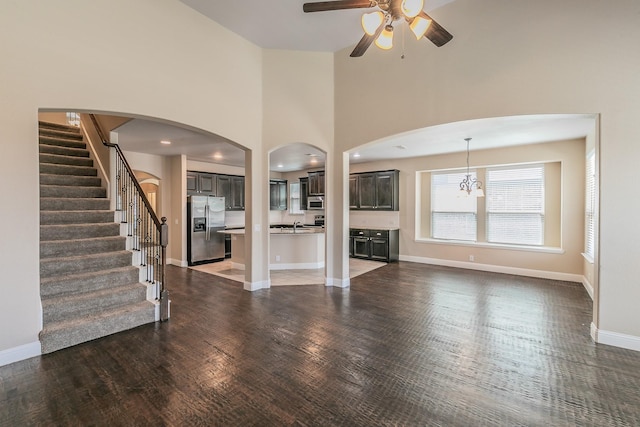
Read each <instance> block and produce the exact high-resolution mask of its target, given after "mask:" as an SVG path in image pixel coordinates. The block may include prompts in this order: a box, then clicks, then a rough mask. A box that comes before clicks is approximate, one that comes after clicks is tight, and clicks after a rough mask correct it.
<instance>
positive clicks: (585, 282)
mask: <svg viewBox="0 0 640 427" xmlns="http://www.w3.org/2000/svg"><path fill="white" fill-rule="evenodd" d="M582 286H584V288H585V289H586V290H587V293H588V294H589V296H590V297H591V301H593V285H592V284H591V282H589V281H588V280H587V278H586V277H584V276H582Z"/></svg>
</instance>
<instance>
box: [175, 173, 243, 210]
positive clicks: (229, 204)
mask: <svg viewBox="0 0 640 427" xmlns="http://www.w3.org/2000/svg"><path fill="white" fill-rule="evenodd" d="M187 194H206V195H210V196H217V197H224V199H225V201H224V203H225V210H227V211H241V210H244V176H238V175H221V174H215V173H208V172H194V171H188V172H187Z"/></svg>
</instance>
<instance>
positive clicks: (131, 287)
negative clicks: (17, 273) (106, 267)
mask: <svg viewBox="0 0 640 427" xmlns="http://www.w3.org/2000/svg"><path fill="white" fill-rule="evenodd" d="M141 288H144V284H142V283H140V282H130V283H122V284H118V286H113V287H109V288H104V289H96V290H88V291H86V292H77V293H72V294H63V295H52V296H48V297H44V298H42V305H43V308H48V307H50V306H52V305H54V304H65V303H69V302H72V301H84V300H89V299H102V298H103V297H105V296H106V295H110V294H119V293H121V292H127V291H131V292H140V289H141ZM145 291H146V289H145ZM138 302H140V301H138Z"/></svg>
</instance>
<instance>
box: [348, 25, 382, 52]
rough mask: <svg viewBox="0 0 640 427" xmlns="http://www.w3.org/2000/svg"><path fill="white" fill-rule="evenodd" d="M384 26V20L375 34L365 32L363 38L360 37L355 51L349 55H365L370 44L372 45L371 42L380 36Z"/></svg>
mask: <svg viewBox="0 0 640 427" xmlns="http://www.w3.org/2000/svg"><path fill="white" fill-rule="evenodd" d="M383 28H384V22H383V23H382V24H380V26H379V27H378V29H377V30H376V32H375V33H374V34H373V35H369V34H367V33H364V36H362V38H361V39H360V41H359V42H358V44H357V45H356V47H355V48H354V49H353V52H351V55H349V56H350V57H352V58H357V57H359V56H362V55H364V53H365V52H366V51H367V49H369V46H371V43H373V41H374V40H375V39H377V38H378V36H379V35H380V33H381V32H382V29H383Z"/></svg>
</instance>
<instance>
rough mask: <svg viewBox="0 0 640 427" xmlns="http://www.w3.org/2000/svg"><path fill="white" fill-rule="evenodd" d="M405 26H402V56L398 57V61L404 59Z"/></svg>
mask: <svg viewBox="0 0 640 427" xmlns="http://www.w3.org/2000/svg"><path fill="white" fill-rule="evenodd" d="M405 27H406V25H402V55H400V59H404V32H405V31H406V28H405Z"/></svg>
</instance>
